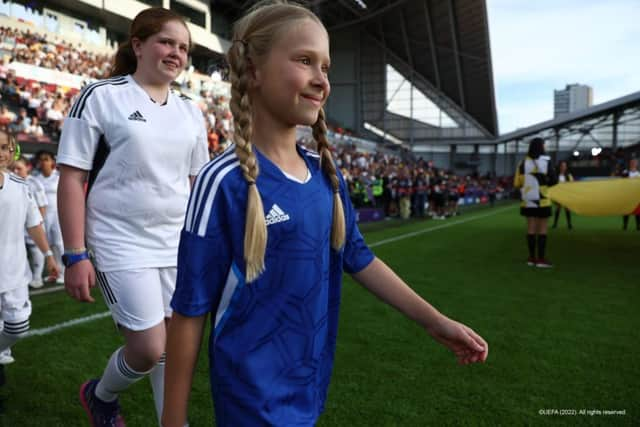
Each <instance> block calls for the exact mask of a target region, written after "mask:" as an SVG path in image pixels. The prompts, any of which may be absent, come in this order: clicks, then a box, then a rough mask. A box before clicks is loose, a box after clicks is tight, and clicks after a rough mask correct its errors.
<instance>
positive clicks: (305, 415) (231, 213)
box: [171, 147, 374, 427]
mask: <svg viewBox="0 0 640 427" xmlns="http://www.w3.org/2000/svg"><path fill="white" fill-rule="evenodd" d="M298 151H299V153H300V155H301V156H302V157H303V159H304V160H305V162H306V163H307V166H308V168H309V171H310V173H311V179H310V180H309V181H308V182H306V183H304V184H301V183H298V182H295V181H293V180H291V179H289V178H287V177H286V176H285V175H284V174H283V172H282V171H281V170H280V169H279V168H278V167H277V166H275V165H274V164H273V163H272V162H271V161H270V160H268V159H267V158H266V157H265V156H264V155H262V154H261V153H260V152H258V150H256V156H257V159H258V164H259V167H260V174H259V176H258V180H257V185H258V190H259V191H260V194H261V196H262V201H263V206H264V210H265V212H264V214H265V219H266V222H267V233H268V240H267V249H266V256H265V266H266V270H265V272H264V273H263V274H262V275H261V276H260V277H259V278H258V279H257V280H255V281H254V282H252V283H250V284H246V283H245V280H244V272H245V266H244V260H243V242H244V227H245V209H246V204H247V183H246V181H245V179H244V177H243V176H242V172H241V170H240V167H239V161H238V158H237V157H236V155H235V153H234V151H233V147H232V148H230V149H229V150H227V152H225V153H224V154H223V155H222V156H220V157H218V158H216V159H214V160H213V161H211V162H210V163H209V164H207V165H206V166H205V167H204V168H203V169H202V171H201V172H200V174H199V175H198V178H197V180H196V183H195V185H194V190H193V192H192V195H191V199H190V201H189V208H188V211H187V217H186V220H185V227H184V229H183V231H182V235H181V240H180V247H179V253H178V279H177V284H176V290H175V293H174V296H173V300H172V303H171V305H172V307H173V309H174V310H175V311H176V312H178V313H180V314H182V315H185V316H199V315H203V314H206V313H209V312H211V313H212V323H213V325H212V333H211V336H210V339H209V358H210V374H211V389H212V394H213V398H214V403H215V408H216V422H217V425H219V426H234V427H237V426H252V427H254V426H266V425H278V426H311V425H314V424H315V423H316V421H317V419H318V416H319V415H320V413H321V412H322V410H323V408H324V402H325V399H326V395H327V389H328V386H329V379H330V376H331V370H332V367H333V358H334V353H335V346H336V334H337V327H338V311H339V305H340V287H341V283H342V273H343V270H344V271H347V272H348V273H356V272H358V271H360V270H362V269H363V268H365V267H366V266H367V265H369V263H370V262H371V261H372V260H373V258H374V255H373V254H372V252H371V251H370V250H369V248H368V247H367V246H366V244H365V243H364V240H363V238H362V235H361V234H360V232H359V230H358V227H357V225H356V220H355V212H354V210H353V207H352V205H351V202H350V201H349V197H348V193H347V189H346V187H345V184H344V180H343V179H342V177H340V196H341V198H342V203H343V204H344V210H345V217H346V230H347V232H346V242H345V246H344V248H343V249H342V250H341V251H339V252H336V251H334V250H333V249H331V245H330V234H331V224H332V215H331V212H332V209H333V193H332V189H331V185H330V183H329V180H328V179H327V178H326V177H325V175H324V174H323V173H322V171H321V170H320V167H319V157H318V155H317V154H316V153H313V152H310V151H307V150H305V149H303V148H301V147H298Z"/></svg>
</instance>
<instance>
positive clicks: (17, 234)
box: [0, 172, 42, 293]
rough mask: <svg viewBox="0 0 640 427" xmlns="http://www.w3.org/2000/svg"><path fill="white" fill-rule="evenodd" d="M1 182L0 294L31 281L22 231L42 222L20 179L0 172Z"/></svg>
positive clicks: (29, 194)
mask: <svg viewBox="0 0 640 427" xmlns="http://www.w3.org/2000/svg"><path fill="white" fill-rule="evenodd" d="M0 173H1V174H2V175H3V177H4V183H3V185H2V188H0V224H1V226H0V266H1V267H0V293H2V292H7V291H10V290H12V289H16V288H19V287H21V286H27V285H28V283H29V281H30V280H31V271H30V270H29V266H28V265H27V251H26V249H25V245H24V229H25V227H26V228H31V227H35V226H36V225H38V224H40V223H41V222H42V217H41V216H40V212H38V207H37V206H36V204H35V202H34V200H33V197H32V196H31V193H30V192H29V188H28V187H27V184H26V183H25V182H24V180H23V179H22V178H19V177H17V176H15V175H12V174H9V173H6V172H0Z"/></svg>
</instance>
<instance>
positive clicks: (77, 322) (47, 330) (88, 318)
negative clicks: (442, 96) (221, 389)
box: [26, 206, 513, 337]
mask: <svg viewBox="0 0 640 427" xmlns="http://www.w3.org/2000/svg"><path fill="white" fill-rule="evenodd" d="M509 209H513V206H507V207H505V208H501V209H495V210H492V211H491V212H489V213H486V214H484V215H476V216H473V217H470V218H466V219H462V220H460V221H454V222H448V223H446V224H442V225H437V226H435V227H429V228H427V229H424V230H418V231H413V232H411V233H407V234H402V235H400V236H396V237H391V238H389V239H384V240H380V241H379V242H375V243H371V244H370V245H369V247H370V248H375V247H376V246H382V245H386V244H387V243H393V242H397V241H398V240H403V239H408V238H410V237H414V236H419V235H420V234H425V233H431V232H432V231H436V230H442V229H443V228H449V227H453V226H454V225H459V224H464V223H466V222H470V221H475V220H476V219H482V218H486V217H488V216H492V215H495V214H498V213H500V212H503V211H506V210H509ZM51 289H52V290H51V291H50V292H53V288H51ZM44 290H48V289H44ZM56 290H57V289H56ZM36 292H37V291H36ZM42 293H44V292H42ZM110 314H111V313H110V312H108V311H105V312H102V313H96V314H92V315H91V316H86V317H80V318H77V319H73V320H68V321H66V322H62V323H58V324H57V325H53V326H49V327H48V328H42V329H32V330H30V331H29V332H27V335H26V336H27V337H31V336H34V335H38V336H42V335H49V334H50V333H52V332H55V331H59V330H60V329H66V328H70V327H71V326H75V325H80V324H82V323H87V322H92V321H94V320H97V319H102V318H103V317H107V316H109V315H110Z"/></svg>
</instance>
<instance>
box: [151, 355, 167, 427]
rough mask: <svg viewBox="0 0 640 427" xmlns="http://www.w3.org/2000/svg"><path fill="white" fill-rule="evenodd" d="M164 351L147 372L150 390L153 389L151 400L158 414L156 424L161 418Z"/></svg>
mask: <svg viewBox="0 0 640 427" xmlns="http://www.w3.org/2000/svg"><path fill="white" fill-rule="evenodd" d="M165 355H166V354H165V353H162V356H161V357H160V360H158V364H157V365H156V366H154V368H153V369H152V370H151V373H150V374H149V380H150V381H151V390H152V391H153V401H154V402H155V404H156V414H157V415H158V425H159V423H160V419H161V418H162V405H163V402H164V360H165Z"/></svg>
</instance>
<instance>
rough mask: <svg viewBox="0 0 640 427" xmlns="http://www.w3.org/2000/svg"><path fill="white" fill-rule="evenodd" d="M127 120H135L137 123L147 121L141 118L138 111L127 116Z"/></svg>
mask: <svg viewBox="0 0 640 427" xmlns="http://www.w3.org/2000/svg"><path fill="white" fill-rule="evenodd" d="M129 120H137V121H139V122H146V121H147V119H145V118H144V117H142V114H140V111H138V110H136V111H134V112H133V113H131V115H130V116H129Z"/></svg>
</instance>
